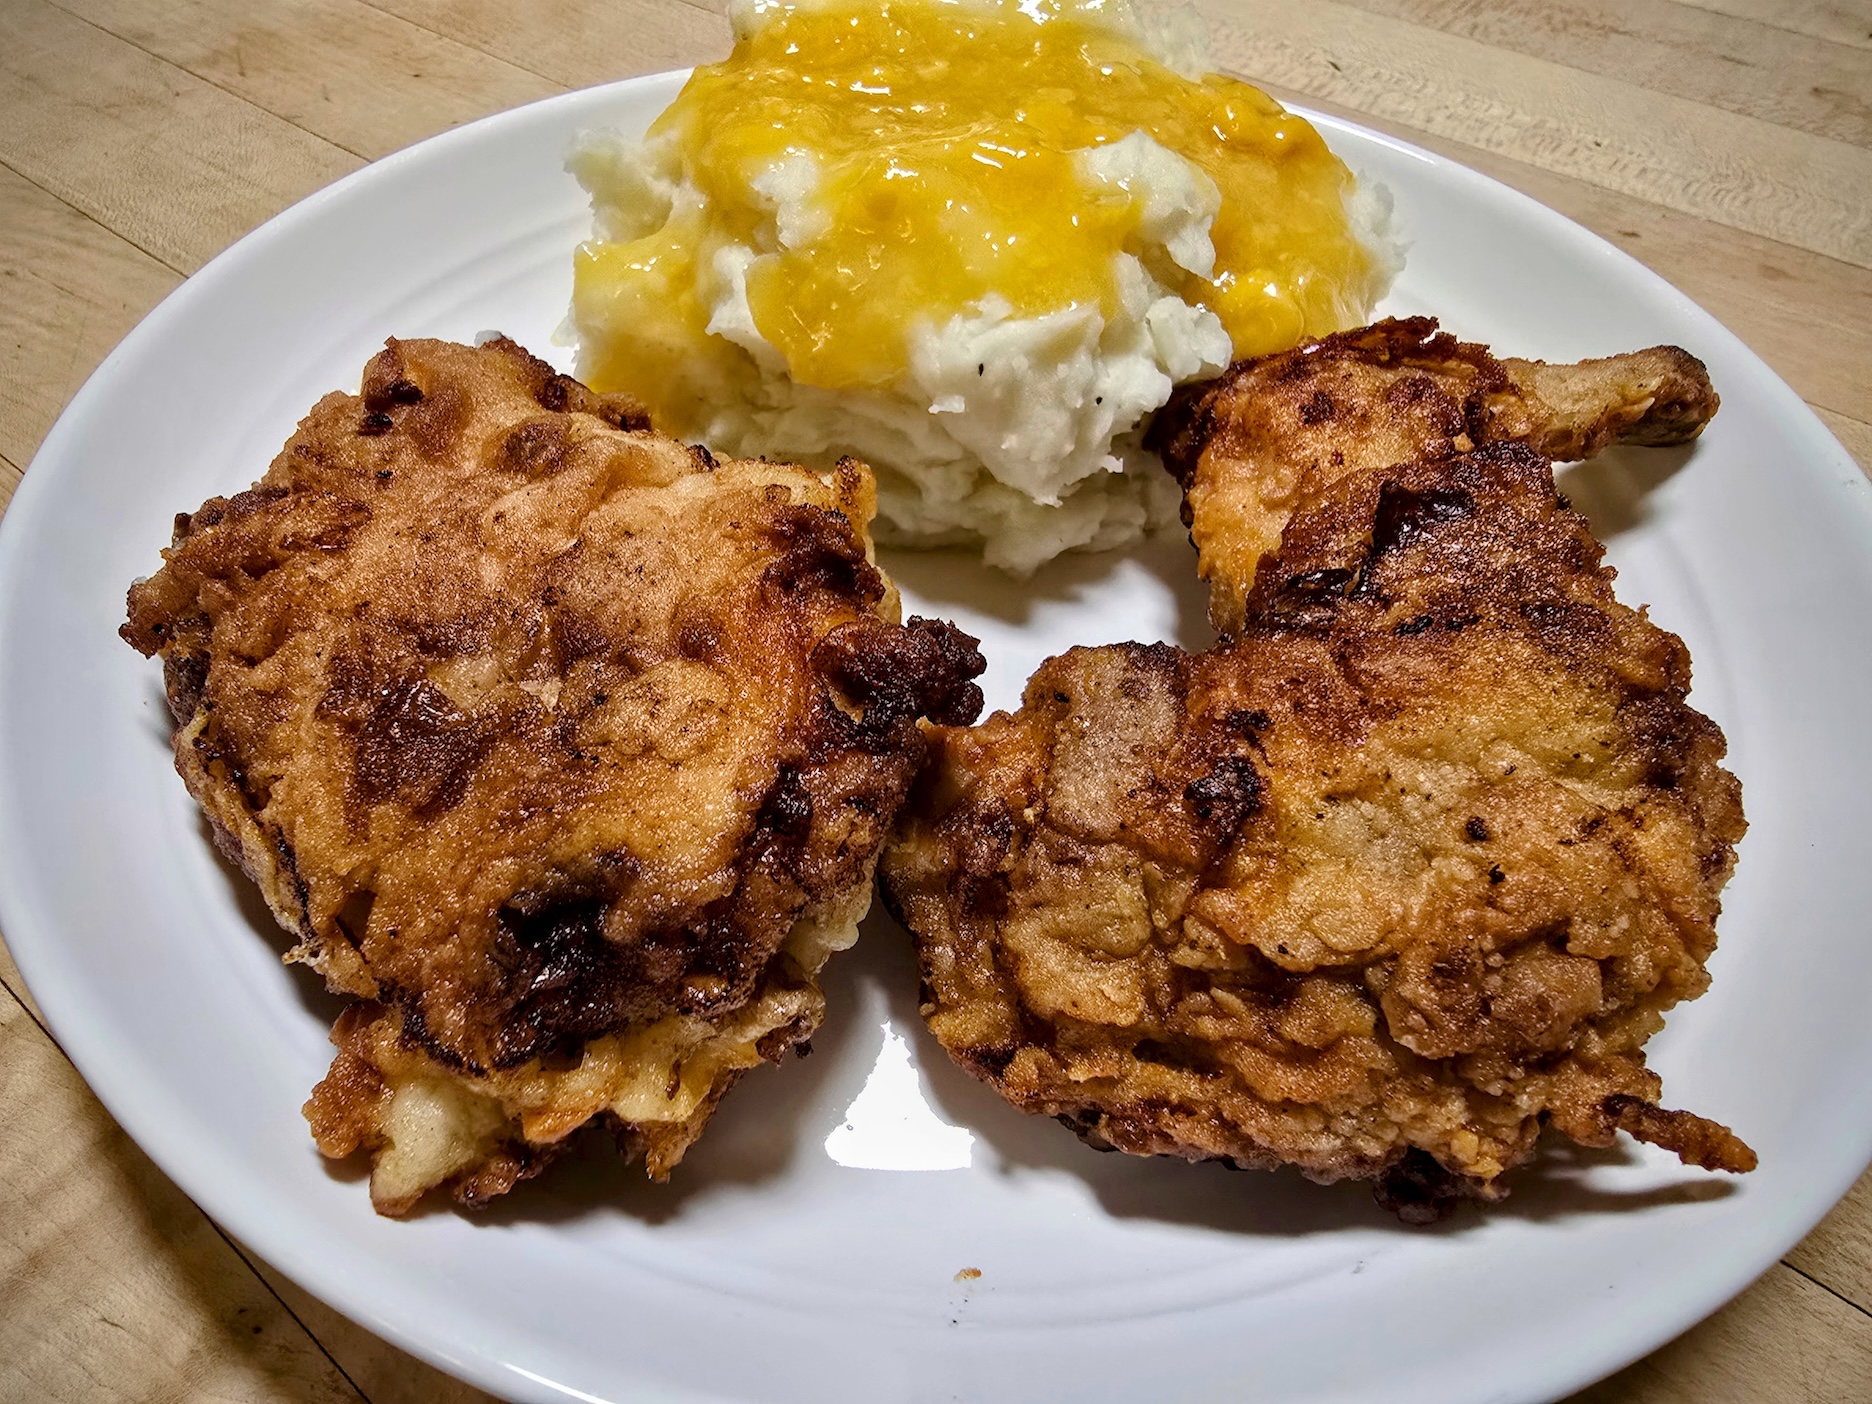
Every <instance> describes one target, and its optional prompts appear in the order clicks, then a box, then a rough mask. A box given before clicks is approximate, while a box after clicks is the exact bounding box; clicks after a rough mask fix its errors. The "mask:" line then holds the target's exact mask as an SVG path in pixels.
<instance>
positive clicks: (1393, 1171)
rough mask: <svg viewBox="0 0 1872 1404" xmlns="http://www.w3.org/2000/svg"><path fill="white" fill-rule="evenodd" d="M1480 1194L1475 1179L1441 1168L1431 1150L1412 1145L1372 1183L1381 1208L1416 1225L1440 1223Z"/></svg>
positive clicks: (1374, 1194) (1374, 1195) (1374, 1196)
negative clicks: (1466, 1201) (1464, 1203)
mask: <svg viewBox="0 0 1872 1404" xmlns="http://www.w3.org/2000/svg"><path fill="white" fill-rule="evenodd" d="M1480 1197H1481V1196H1480V1195H1479V1194H1478V1193H1477V1182H1476V1181H1474V1180H1473V1179H1471V1178H1470V1177H1469V1176H1467V1175H1459V1174H1457V1173H1455V1172H1454V1171H1452V1170H1446V1169H1444V1168H1443V1166H1442V1165H1441V1164H1439V1163H1438V1161H1437V1159H1436V1157H1435V1156H1433V1155H1431V1154H1430V1152H1428V1151H1425V1150H1419V1149H1417V1148H1416V1147H1415V1146H1413V1147H1412V1148H1411V1149H1409V1150H1407V1151H1405V1152H1404V1156H1403V1158H1402V1159H1401V1160H1399V1161H1398V1162H1397V1163H1396V1164H1395V1165H1393V1166H1391V1167H1390V1168H1389V1169H1388V1170H1386V1171H1385V1172H1384V1174H1383V1175H1381V1176H1380V1177H1379V1178H1378V1180H1377V1181H1376V1182H1375V1183H1374V1184H1373V1185H1372V1198H1373V1199H1375V1200H1377V1201H1378V1204H1379V1207H1380V1208H1383V1209H1386V1210H1388V1211H1390V1212H1391V1213H1393V1214H1396V1215H1397V1216H1398V1218H1399V1219H1401V1220H1403V1221H1404V1222H1405V1223H1407V1224H1414V1225H1416V1226H1418V1227H1423V1226H1425V1225H1428V1224H1434V1223H1440V1222H1441V1221H1443V1220H1444V1219H1447V1218H1448V1217H1449V1216H1450V1215H1451V1214H1453V1213H1455V1212H1456V1210H1457V1209H1458V1208H1459V1207H1461V1205H1462V1203H1463V1202H1464V1201H1465V1200H1470V1199H1477V1198H1480Z"/></svg>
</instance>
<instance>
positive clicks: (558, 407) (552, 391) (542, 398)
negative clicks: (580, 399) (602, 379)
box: [533, 375, 585, 414]
mask: <svg viewBox="0 0 1872 1404" xmlns="http://www.w3.org/2000/svg"><path fill="white" fill-rule="evenodd" d="M584 388H585V387H584V386H582V385H580V384H579V383H578V382H577V381H576V380H574V379H573V378H572V377H571V376H569V375H553V376H548V377H547V379H546V381H545V383H544V384H542V385H541V386H540V388H539V389H538V390H537V391H536V392H534V395H533V398H534V399H536V400H538V401H539V402H540V404H541V406H542V407H543V408H545V409H549V410H551V411H553V412H554V413H555V414H564V413H565V411H566V409H567V407H568V406H570V405H571V403H572V401H573V399H574V397H575V396H576V395H577V394H578V392H579V391H580V390H583V389H584Z"/></svg>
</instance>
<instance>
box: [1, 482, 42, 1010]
mask: <svg viewBox="0 0 1872 1404" xmlns="http://www.w3.org/2000/svg"><path fill="white" fill-rule="evenodd" d="M3 461H4V460H0V462H3ZM0 986H4V987H5V994H10V995H12V996H13V998H14V999H15V1000H17V1001H18V1002H19V1003H20V1004H21V1005H22V1006H23V1007H24V1008H25V1010H26V1012H27V1013H28V1014H30V1015H32V1017H33V1021H34V1022H35V1023H37V1024H38V1025H39V1027H40V1028H42V1029H43V1028H46V1027H47V1024H46V1017H45V1011H44V1010H42V1009H40V1007H39V1004H38V1001H37V1000H35V999H34V998H33V997H32V991H31V990H29V989H27V988H26V977H25V976H24V975H22V974H20V968H19V966H17V965H15V964H14V963H13V952H11V951H10V950H8V949H7V944H6V938H5V936H3V935H0ZM4 998H5V995H0V999H4Z"/></svg>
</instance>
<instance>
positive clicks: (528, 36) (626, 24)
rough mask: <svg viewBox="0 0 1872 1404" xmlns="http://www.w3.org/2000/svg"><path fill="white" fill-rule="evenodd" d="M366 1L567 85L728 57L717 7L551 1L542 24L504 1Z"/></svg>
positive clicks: (632, 0)
mask: <svg viewBox="0 0 1872 1404" xmlns="http://www.w3.org/2000/svg"><path fill="white" fill-rule="evenodd" d="M371 3H372V4H374V5H376V7H377V8H378V9H380V10H383V11H385V12H387V13H389V14H394V15H397V16H400V17H401V18H403V19H406V20H408V21H410V23H412V24H420V25H423V26H424V27H425V28H428V29H431V30H433V31H435V32H436V33H439V34H448V35H452V36H453V37H454V38H456V39H459V40H460V41H461V42H462V43H464V44H472V45H473V46H474V47H475V48H477V49H480V50H481V51H482V52H483V53H487V54H491V55H493V56H494V57H496V58H499V59H503V60H505V61H506V62H508V63H512V64H515V65H517V66H519V67H521V68H525V69H528V70H530V71H531V72H534V73H537V74H539V75H540V76H541V77H543V78H548V79H550V80H552V81H553V82H555V83H559V84H563V85H564V86H565V87H568V88H588V87H591V86H593V85H594V84H598V83H609V82H612V81H613V80H615V79H618V78H629V77H632V76H634V75H636V74H639V73H660V72H662V71H663V70H664V69H669V68H687V67H689V66H690V65H692V64H697V63H713V62H714V61H716V60H717V59H721V58H726V57H727V55H728V42H729V35H728V22H727V20H726V19H725V18H724V17H723V16H724V15H725V13H726V11H725V6H721V5H718V6H706V7H698V6H696V5H688V4H681V3H675V0H668V2H667V3H659V2H658V0H573V3H569V4H555V5H554V6H553V7H552V15H551V17H550V19H543V18H542V17H541V16H540V15H538V14H536V13H534V12H532V11H529V10H528V9H526V8H525V7H522V6H515V5H511V4H508V3H506V0H371ZM717 11H719V12H720V13H717Z"/></svg>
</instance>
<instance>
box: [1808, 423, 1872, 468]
mask: <svg viewBox="0 0 1872 1404" xmlns="http://www.w3.org/2000/svg"><path fill="white" fill-rule="evenodd" d="M1814 413H1815V414H1817V415H1819V416H1820V419H1821V422H1822V423H1824V424H1825V425H1826V427H1827V428H1829V429H1831V430H1832V431H1833V437H1834V438H1836V439H1838V440H1839V441H1840V443H1842V444H1843V445H1845V447H1846V452H1848V453H1850V454H1851V455H1852V456H1853V457H1854V458H1855V459H1857V460H1858V462H1859V466H1860V468H1862V469H1863V470H1865V474H1866V476H1867V477H1872V423H1867V422H1865V421H1864V420H1859V419H1853V418H1851V417H1849V416H1847V415H1843V414H1835V413H1834V412H1833V411H1832V410H1829V409H1823V408H1821V407H1820V406H1817V405H1816V406H1815V407H1814Z"/></svg>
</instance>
